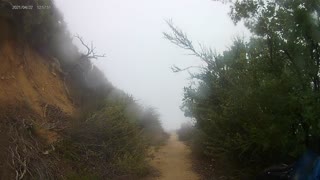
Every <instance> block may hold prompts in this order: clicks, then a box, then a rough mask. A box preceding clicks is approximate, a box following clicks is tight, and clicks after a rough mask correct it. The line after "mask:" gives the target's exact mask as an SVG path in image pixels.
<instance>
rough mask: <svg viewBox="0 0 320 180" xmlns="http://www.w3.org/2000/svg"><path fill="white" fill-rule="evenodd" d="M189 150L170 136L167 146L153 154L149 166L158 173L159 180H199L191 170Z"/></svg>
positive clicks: (176, 138)
mask: <svg viewBox="0 0 320 180" xmlns="http://www.w3.org/2000/svg"><path fill="white" fill-rule="evenodd" d="M190 153H191V151H190V149H189V148H188V147H187V146H186V145H185V144H183V143H182V142H181V141H179V140H178V137H177V135H176V134H171V135H170V138H169V140H168V142H167V144H166V145H165V146H163V147H161V148H160V149H159V151H158V152H156V153H155V157H154V158H153V160H152V162H151V164H152V166H153V167H154V168H156V169H157V170H158V171H160V174H161V175H160V177H156V178H152V179H159V180H177V179H179V180H199V179H200V177H199V176H198V174H196V173H195V172H194V171H193V170H192V162H191V159H190Z"/></svg>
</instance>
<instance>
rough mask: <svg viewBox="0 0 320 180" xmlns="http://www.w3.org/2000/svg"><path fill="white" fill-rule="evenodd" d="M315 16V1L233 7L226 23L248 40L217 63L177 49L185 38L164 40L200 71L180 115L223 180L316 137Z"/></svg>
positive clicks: (318, 50) (284, 158)
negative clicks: (242, 28)
mask: <svg viewBox="0 0 320 180" xmlns="http://www.w3.org/2000/svg"><path fill="white" fill-rule="evenodd" d="M319 9H320V4H319V2H318V1H308V2H305V1H300V0H294V1H292V0H290V1H289V0H288V1H273V0H268V1H258V0H257V1H255V0H250V1H236V2H235V3H233V5H232V11H231V18H232V19H233V20H234V21H235V22H238V21H240V20H244V22H245V24H246V26H247V27H248V28H249V29H250V30H251V32H252V33H253V36H252V38H251V39H250V41H249V42H244V41H242V40H239V39H237V40H235V41H234V44H233V45H232V46H231V47H230V49H229V50H228V51H225V52H224V53H223V54H221V55H215V54H212V53H210V52H211V51H203V50H202V51H200V52H199V51H197V50H196V49H195V47H193V46H192V44H190V42H191V41H189V40H188V41H186V43H181V42H180V41H184V39H186V35H185V34H184V33H181V31H179V30H177V29H176V28H175V27H174V26H172V25H171V26H170V27H171V28H173V35H168V34H166V37H167V39H169V40H170V41H171V42H173V43H175V44H177V45H179V46H180V47H183V48H184V49H188V50H191V51H192V52H193V53H194V55H196V56H198V57H200V58H201V60H202V61H203V62H204V63H205V64H206V66H205V68H203V69H201V71H200V72H199V73H198V74H195V75H193V76H192V77H193V79H195V81H194V82H195V83H196V84H197V86H194V85H191V86H189V87H186V88H185V95H184V103H183V106H182V109H183V110H184V111H185V112H186V115H188V116H191V117H193V118H195V119H196V127H197V128H198V129H199V130H201V131H202V132H203V133H205V136H204V137H203V138H202V139H201V140H200V141H201V142H202V143H203V144H205V150H204V152H203V153H204V154H206V155H207V156H209V157H213V158H215V159H216V160H217V161H218V162H219V163H222V162H227V164H229V166H228V167H227V166H226V167H225V169H227V168H232V169H227V170H226V172H228V174H229V175H230V176H234V177H237V179H248V178H249V179H250V178H252V175H254V174H255V173H256V172H257V171H260V170H261V169H263V168H264V167H266V166H270V165H272V164H274V163H281V162H288V161H290V160H292V159H294V158H296V157H297V156H299V155H300V154H301V153H302V151H303V150H304V149H305V148H313V147H311V146H313V145H314V144H312V143H310V141H311V140H312V139H316V138H318V137H319V136H320V133H319V132H320V129H319V128H320V126H319V119H320V117H319V116H320V112H319V97H320V96H319V95H320V93H319V65H320V39H319V37H320V31H319V29H320V23H319V16H320V14H319ZM181 36H184V37H181ZM168 37H169V38H168ZM176 37H179V38H178V39H180V41H177V40H175V39H176ZM185 46H186V47H185ZM317 144H319V143H317ZM316 150H319V149H316ZM219 163H217V164H219ZM220 165H221V164H219V166H220ZM243 167H246V168H243Z"/></svg>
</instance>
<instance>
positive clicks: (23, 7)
mask: <svg viewBox="0 0 320 180" xmlns="http://www.w3.org/2000/svg"><path fill="white" fill-rule="evenodd" d="M12 9H13V10H33V9H37V10H46V9H51V6H49V5H36V6H34V5H12Z"/></svg>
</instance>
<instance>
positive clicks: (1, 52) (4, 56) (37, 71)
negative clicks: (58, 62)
mask: <svg viewBox="0 0 320 180" xmlns="http://www.w3.org/2000/svg"><path fill="white" fill-rule="evenodd" d="M0 27H1V29H0V60H1V65H0V106H1V107H2V108H6V107H8V108H9V107H10V108H13V107H17V106H20V105H22V104H23V105H24V106H27V107H28V108H29V109H31V110H32V111H34V113H36V114H37V115H38V116H39V117H42V118H40V119H38V120H37V121H43V122H37V123H39V124H43V123H45V121H46V120H47V117H46V115H47V111H48V107H49V108H50V107H55V109H59V111H62V112H60V113H64V114H66V115H72V114H73V113H74V111H75V108H74V107H73V105H72V102H71V100H70V98H69V97H68V94H67V92H66V89H65V85H64V82H63V80H62V79H63V77H62V75H61V74H59V73H57V72H55V73H54V72H52V71H55V69H54V68H52V67H51V63H52V59H51V58H49V57H44V56H41V55H40V54H39V53H37V52H36V51H34V50H33V49H32V48H30V47H29V46H28V45H23V44H22V43H21V42H20V43H18V42H17V40H16V37H15V34H14V33H13V32H12V31H11V30H12V28H11V27H10V25H9V23H8V22H7V21H6V20H5V19H1V18H0ZM38 133H39V134H40V135H41V134H42V136H44V138H45V139H47V141H48V142H49V143H50V142H51V141H54V140H55V137H56V136H55V133H54V132H52V131H46V130H45V129H41V128H40V129H39V132H38Z"/></svg>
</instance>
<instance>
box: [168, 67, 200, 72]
mask: <svg viewBox="0 0 320 180" xmlns="http://www.w3.org/2000/svg"><path fill="white" fill-rule="evenodd" d="M193 68H198V69H205V68H204V67H201V66H188V67H186V68H182V69H181V68H179V67H178V66H175V65H174V66H172V67H171V70H172V71H173V72H181V71H186V70H189V69H193Z"/></svg>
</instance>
